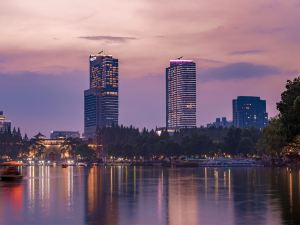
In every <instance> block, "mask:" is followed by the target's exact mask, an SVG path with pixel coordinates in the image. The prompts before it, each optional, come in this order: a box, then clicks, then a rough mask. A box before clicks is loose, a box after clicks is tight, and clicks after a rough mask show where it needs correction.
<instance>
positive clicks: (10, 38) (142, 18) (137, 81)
mask: <svg viewBox="0 0 300 225" xmlns="http://www.w3.org/2000/svg"><path fill="white" fill-rule="evenodd" d="M166 3H170V4H162V3H158V2H156V1H151V2H149V1H146V0H140V1H131V2H130V3H126V4H125V3H123V2H119V1H110V2H105V3H104V5H102V7H105V8H106V10H105V11H104V12H103V10H101V9H100V8H99V7H97V1H89V2H79V1H78V2H76V3H74V2H73V1H69V0H65V1H58V0H54V1H47V0H46V1H43V3H41V2H39V1H36V0H29V1H26V3H24V2H22V1H19V0H15V1H3V2H1V3H0V10H1V13H0V18H1V20H0V24H1V25H2V26H1V27H3V30H2V34H3V35H2V36H1V42H0V68H1V74H0V83H1V90H0V103H1V110H4V111H5V114H6V115H7V116H8V117H9V118H10V119H11V120H12V121H13V125H15V126H16V127H20V128H21V129H22V131H24V132H26V133H28V134H29V136H32V135H34V134H36V133H37V132H38V131H41V132H42V133H45V134H49V132H50V131H51V130H79V131H81V132H83V126H82V124H83V119H82V118H83V110H82V106H83V99H81V100H78V99H80V98H82V91H83V90H84V89H86V87H87V86H88V80H87V79H86V76H87V74H88V66H87V63H86V57H87V56H88V55H89V54H90V53H91V52H95V51H97V50H101V49H104V50H107V51H108V52H110V53H111V54H112V55H115V56H116V57H117V58H119V59H120V96H121V97H120V124H124V125H130V124H132V125H134V126H136V127H139V128H141V127H143V126H145V127H148V128H155V126H164V124H165V112H164V111H165V107H164V105H165V98H164V95H165V91H164V87H165V85H164V68H165V67H166V65H167V62H168V60H169V59H171V58H177V57H180V56H184V57H185V58H190V59H193V60H194V61H195V62H196V64H197V71H198V73H197V80H198V83H197V89H198V96H197V97H198V99H197V113H198V114H197V119H198V123H197V125H198V126H199V125H205V124H206V123H208V122H211V121H213V120H214V119H215V118H216V117H220V116H226V117H227V118H231V107H230V103H231V100H232V99H233V98H235V97H236V96H238V95H245V96H261V97H262V98H263V99H266V100H267V102H268V106H267V111H268V112H269V114H270V117H273V116H275V115H276V114H277V110H276V102H278V101H279V99H280V93H281V92H282V90H283V89H284V83H285V80H287V79H290V78H292V77H295V76H296V75H297V74H299V62H298V59H299V52H300V51H299V50H300V41H299V40H300V38H299V30H300V29H299V24H298V23H295V21H298V20H299V19H300V13H299V11H300V7H299V3H298V2H297V1H295V0H294V1H288V2H279V1H271V0H266V1H263V2H262V1H259V0H255V1H251V2H241V1H238V0H232V1H231V4H225V3H224V2H223V1H216V0H214V1H210V2H204V1H203V2H201V1H200V2H199V1H194V0H191V1H188V2H176V4H175V3H174V2H172V4H171V2H170V1H166ZM70 4H72V5H74V4H75V5H76V7H75V6H74V7H73V8H72V11H70V10H69V6H70ZM58 5H59V6H60V7H57V6H58ZM245 8H247V11H245V10H243V9H245ZM100 11H101V13H98V12H100ZM111 11H122V13H117V14H113V15H111V13H110V12H111ZM174 12H175V13H176V14H178V15H182V16H181V17H178V18H173V17H172V19H170V18H171V17H170V15H173V13H174ZM253 15H255V18H254V17H253ZM24 18H26V20H24ZM106 18H110V20H108V21H106ZM7 21H9V24H10V25H9V26H7ZM102 21H106V23H102ZM187 24H188V26H187ZM32 27H34V28H35V29H32ZM178 28H180V32H178ZM25 30H26V32H24V31H25ZM136 93H139V94H138V95H137V94H136Z"/></svg>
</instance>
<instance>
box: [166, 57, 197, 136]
mask: <svg viewBox="0 0 300 225" xmlns="http://www.w3.org/2000/svg"><path fill="white" fill-rule="evenodd" d="M166 103H167V104H166V111H167V113H166V116H167V118H166V121H167V124H166V126H167V129H168V130H179V129H183V128H195V127H196V64H195V63H194V62H193V61H192V60H182V59H176V60H170V67H168V68H167V69H166Z"/></svg>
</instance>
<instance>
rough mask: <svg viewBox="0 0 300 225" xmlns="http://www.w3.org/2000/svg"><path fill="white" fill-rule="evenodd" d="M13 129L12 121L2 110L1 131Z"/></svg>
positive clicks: (0, 118) (0, 116)
mask: <svg viewBox="0 0 300 225" xmlns="http://www.w3.org/2000/svg"><path fill="white" fill-rule="evenodd" d="M10 131H11V122H10V121H8V120H7V119H6V116H4V114H3V111H0V133H4V132H10Z"/></svg>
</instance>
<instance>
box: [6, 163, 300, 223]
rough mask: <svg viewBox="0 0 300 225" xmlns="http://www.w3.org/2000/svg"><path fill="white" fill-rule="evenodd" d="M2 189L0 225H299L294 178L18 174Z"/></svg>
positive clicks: (248, 171)
mask: <svg viewBox="0 0 300 225" xmlns="http://www.w3.org/2000/svg"><path fill="white" fill-rule="evenodd" d="M23 174H24V175H25V178H24V180H23V181H22V182H20V183H6V182H0V224H1V225H17V224H18V225H19V224H22V225H27V224H28V225H29V224H30V225H35V224H36V225H37V224H38V225H41V224H50V225H52V224H62V225H68V224H70V225H71V224H72V225H73V224H74V225H84V224H86V225H88V224H101V225H196V224H201V225H221V224H222V225H232V224H235V225H239V224H241V225H248V224H249V225H260V224H261V225H265V224H269V225H271V224H272V225H279V224H300V170H299V169H292V170H288V169H286V168H261V167H252V168H174V169H173V168H155V167H131V166H128V167H126V166H125V167H122V166H116V167H93V168H80V167H68V168H61V167H48V166H31V167H25V168H23Z"/></svg>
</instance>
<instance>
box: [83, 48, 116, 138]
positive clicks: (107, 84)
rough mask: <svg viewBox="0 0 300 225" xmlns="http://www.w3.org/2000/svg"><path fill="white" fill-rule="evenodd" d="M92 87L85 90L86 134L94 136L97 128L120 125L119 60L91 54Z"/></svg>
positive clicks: (89, 136)
mask: <svg viewBox="0 0 300 225" xmlns="http://www.w3.org/2000/svg"><path fill="white" fill-rule="evenodd" d="M89 63H90V88H89V89H88V90H85V91H84V136H85V137H86V138H94V137H95V135H96V131H97V128H102V127H111V126H113V125H118V116H119V83H118V82H119V81H118V78H119V62H118V59H116V58H113V57H112V56H111V55H103V54H97V55H91V56H90V57H89Z"/></svg>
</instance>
